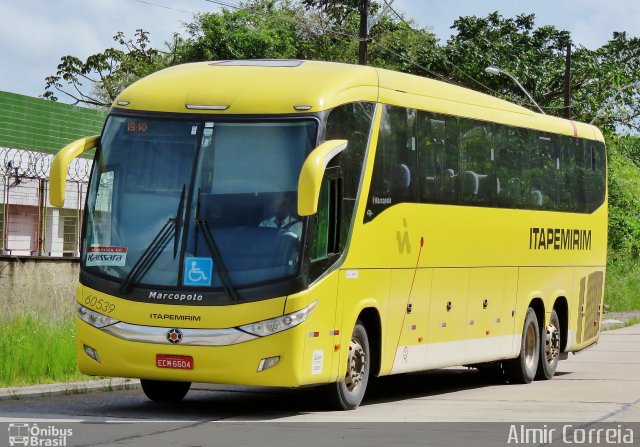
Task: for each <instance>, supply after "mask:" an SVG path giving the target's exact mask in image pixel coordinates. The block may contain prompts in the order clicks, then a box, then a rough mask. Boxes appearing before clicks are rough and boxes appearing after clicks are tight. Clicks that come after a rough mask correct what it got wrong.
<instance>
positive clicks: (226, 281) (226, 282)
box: [196, 190, 240, 301]
mask: <svg viewBox="0 0 640 447" xmlns="http://www.w3.org/2000/svg"><path fill="white" fill-rule="evenodd" d="M198 229H199V230H200V231H202V235H203V237H204V241H205V242H206V243H207V247H209V251H210V252H211V256H212V257H213V262H214V263H215V264H216V267H217V268H218V269H217V271H218V277H219V278H220V282H221V283H222V287H223V288H224V290H225V292H227V295H229V297H230V298H231V299H232V300H234V301H239V300H240V297H239V296H238V292H237V291H236V289H235V288H234V287H233V282H232V281H231V276H229V270H228V269H227V266H226V264H225V263H224V259H223V258H222V253H220V248H219V247H218V244H216V240H215V239H214V238H213V234H212V233H211V229H210V228H209V223H208V222H207V220H206V219H201V218H200V190H198V202H197V205H196V230H198ZM197 238H198V233H197V231H196V244H197V240H198V239H197ZM196 247H197V245H196Z"/></svg>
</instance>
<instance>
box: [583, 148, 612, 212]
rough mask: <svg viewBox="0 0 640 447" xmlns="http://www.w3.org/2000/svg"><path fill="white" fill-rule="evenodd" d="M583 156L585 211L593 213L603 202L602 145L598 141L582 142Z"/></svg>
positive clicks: (604, 158) (604, 179) (604, 180)
mask: <svg viewBox="0 0 640 447" xmlns="http://www.w3.org/2000/svg"><path fill="white" fill-rule="evenodd" d="M584 156H585V176H584V183H585V202H586V206H585V208H586V209H585V210H584V211H586V212H589V213H591V212H593V211H595V210H596V209H597V208H598V207H599V206H600V205H602V203H603V202H604V195H605V189H606V188H605V183H606V176H607V173H606V155H605V151H604V144H602V143H600V142H598V141H589V140H585V141H584Z"/></svg>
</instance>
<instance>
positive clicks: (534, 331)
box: [503, 308, 540, 383]
mask: <svg viewBox="0 0 640 447" xmlns="http://www.w3.org/2000/svg"><path fill="white" fill-rule="evenodd" d="M539 356H540V329H539V325H538V318H537V317H536V312H535V311H534V310H533V309H532V308H528V309H527V315H526V317H525V319H524V325H523V327H522V342H521V343H520V355H519V356H518V357H516V358H515V359H512V360H506V361H505V362H504V363H503V365H504V372H505V375H506V377H507V380H508V381H509V383H531V381H532V380H533V379H534V378H535V377H536V371H537V370H538V358H539Z"/></svg>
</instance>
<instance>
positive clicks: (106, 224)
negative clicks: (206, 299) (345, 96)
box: [82, 116, 317, 296]
mask: <svg viewBox="0 0 640 447" xmlns="http://www.w3.org/2000/svg"><path fill="white" fill-rule="evenodd" d="M316 132H317V122H316V121H315V120H293V119H289V120H268V121H266V120H263V121H233V122H232V121H219V122H218V121H213V120H211V121H196V120H193V121H191V120H170V119H157V118H137V117H135V118H134V117H120V116H111V117H110V118H109V120H108V122H107V124H106V127H105V130H104V132H103V136H102V140H101V148H100V152H99V154H98V156H97V157H96V161H95V166H94V169H93V174H92V178H91V185H90V187H89V196H88V199H87V214H86V219H87V220H86V228H85V232H84V241H83V256H82V266H83V268H84V269H85V271H88V272H92V273H97V274H99V275H101V276H107V277H109V278H111V279H114V280H115V281H118V282H120V283H121V286H122V287H121V291H126V290H123V289H127V288H128V287H130V286H134V285H142V286H149V287H158V286H168V287H181V288H183V287H207V288H208V287H212V288H224V289H225V290H226V291H227V292H229V294H230V295H232V296H233V295H235V289H237V288H238V287H243V286H248V285H256V284H259V283H263V282H272V281H275V280H278V279H282V278H288V277H292V276H293V275H296V274H297V272H298V270H299V268H300V262H301V259H300V250H301V247H302V246H303V244H302V243H301V239H302V236H303V229H304V227H305V221H304V219H302V218H300V216H298V215H297V213H296V203H297V189H298V185H297V182H298V176H299V173H300V169H301V167H302V164H303V162H304V160H305V157H306V156H307V155H308V153H309V152H310V151H311V150H312V149H313V147H314V145H315V141H316Z"/></svg>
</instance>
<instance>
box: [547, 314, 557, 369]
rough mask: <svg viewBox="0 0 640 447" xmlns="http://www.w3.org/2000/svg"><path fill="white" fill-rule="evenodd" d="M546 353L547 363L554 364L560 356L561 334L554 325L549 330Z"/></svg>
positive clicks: (551, 324) (550, 325)
mask: <svg viewBox="0 0 640 447" xmlns="http://www.w3.org/2000/svg"><path fill="white" fill-rule="evenodd" d="M544 352H545V354H546V357H547V363H553V362H554V361H555V360H557V359H558V357H559V356H560V332H559V331H558V328H556V326H555V325H554V324H553V323H550V324H549V327H548V328H547V338H546V340H545V347H544Z"/></svg>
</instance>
